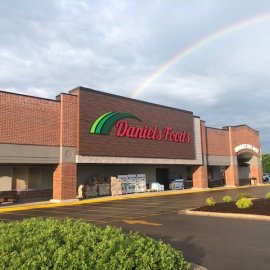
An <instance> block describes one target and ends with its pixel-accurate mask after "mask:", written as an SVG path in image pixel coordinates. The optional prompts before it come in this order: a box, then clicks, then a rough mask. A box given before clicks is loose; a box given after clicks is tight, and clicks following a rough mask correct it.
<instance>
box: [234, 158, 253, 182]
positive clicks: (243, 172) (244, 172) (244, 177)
mask: <svg viewBox="0 0 270 270" xmlns="http://www.w3.org/2000/svg"><path fill="white" fill-rule="evenodd" d="M252 157H253V155H252V154H251V153H241V154H239V155H237V163H238V177H239V185H240V186H243V185H248V184H250V178H251V174H250V162H251V160H252Z"/></svg>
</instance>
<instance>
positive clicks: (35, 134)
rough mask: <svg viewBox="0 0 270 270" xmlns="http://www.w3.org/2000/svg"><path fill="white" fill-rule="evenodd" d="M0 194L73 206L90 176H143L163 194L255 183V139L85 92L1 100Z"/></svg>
mask: <svg viewBox="0 0 270 270" xmlns="http://www.w3.org/2000/svg"><path fill="white" fill-rule="evenodd" d="M0 104H1V107H0V108H1V114H0V124H1V132H0V194H1V192H9V191H10V192H11V191H13V192H14V191H16V192H17V194H18V197H19V198H21V199H35V198H36V199H40V198H51V199H53V200H54V201H56V202H57V201H65V200H73V199H75V198H76V196H77V189H78V186H79V185H81V184H85V183H87V182H88V181H89V178H91V177H94V176H101V175H102V176H104V177H108V176H115V175H123V174H145V175H146V181H147V182H148V183H149V182H155V181H157V182H160V183H161V184H163V185H164V186H165V188H167V187H168V185H169V181H170V180H173V179H178V178H183V179H185V186H186V187H193V188H198V189H203V188H208V187H211V186H214V185H226V186H238V185H241V184H245V183H249V179H250V178H253V179H256V180H257V181H256V183H257V184H260V183H261V182H262V168H261V155H260V154H261V153H260V138H259V132H258V131H255V130H254V129H252V128H250V127H249V126H246V125H239V126H226V127H224V128H222V129H218V128H210V127H206V125H205V122H204V121H203V120H201V119H200V118H199V117H198V116H194V115H193V113H192V112H190V111H185V110H181V109H175V108H170V107H166V106H162V105H157V104H152V103H148V102H144V101H139V100H134V99H130V98H126V97H121V96H116V95H111V94H108V93H103V92H99V91H95V90H91V89H88V88H84V87H78V88H75V89H73V90H71V91H69V93H61V94H60V95H59V96H57V98H56V100H49V99H43V98H38V97H32V96H25V95H20V94H15V93H10V92H4V91H1V92H0Z"/></svg>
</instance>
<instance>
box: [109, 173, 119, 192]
mask: <svg viewBox="0 0 270 270" xmlns="http://www.w3.org/2000/svg"><path fill="white" fill-rule="evenodd" d="M110 182H111V184H110V186H111V195H112V196H117V195H122V182H121V179H119V178H117V177H113V176H112V177H110Z"/></svg>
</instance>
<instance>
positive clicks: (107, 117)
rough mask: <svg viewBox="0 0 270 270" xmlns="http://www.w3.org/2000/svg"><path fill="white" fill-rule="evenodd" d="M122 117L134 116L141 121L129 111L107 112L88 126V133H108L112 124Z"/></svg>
mask: <svg viewBox="0 0 270 270" xmlns="http://www.w3.org/2000/svg"><path fill="white" fill-rule="evenodd" d="M123 118H134V119H137V120H139V121H141V120H140V119H139V118H138V117H137V116H135V115H133V114H131V113H117V112H107V113H104V114H103V115H101V116H100V117H98V118H97V119H96V120H95V121H94V123H93V124H92V126H91V128H90V133H92V134H103V135H108V134H109V133H110V130H111V128H112V126H113V125H114V124H115V123H116V122H118V121H119V120H121V119H123Z"/></svg>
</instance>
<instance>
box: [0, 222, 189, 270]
mask: <svg viewBox="0 0 270 270" xmlns="http://www.w3.org/2000/svg"><path fill="white" fill-rule="evenodd" d="M0 258H1V259H0V269H12V270H15V269H16V270H26V269H33V270H34V269H43V270H46V269H48V270H54V269H55V270H59V269H67V270H68V269H72V270H73V269H80V270H89V269H95V270H130V269H138V270H146V269H156V270H169V269H171V270H185V269H189V267H190V264H189V263H188V262H187V261H185V259H184V257H183V253H182V252H181V251H178V250H175V249H173V248H172V247H171V246H170V245H169V244H166V243H164V242H162V241H156V240H154V239H151V238H149V237H145V236H141V235H139V234H138V233H132V232H130V233H124V232H123V231H122V229H118V228H114V227H110V226H107V227H106V228H101V227H96V226H94V225H91V224H88V223H85V222H82V221H74V220H68V219H67V220H56V219H37V218H31V219H25V220H23V221H14V222H8V223H3V222H0Z"/></svg>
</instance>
